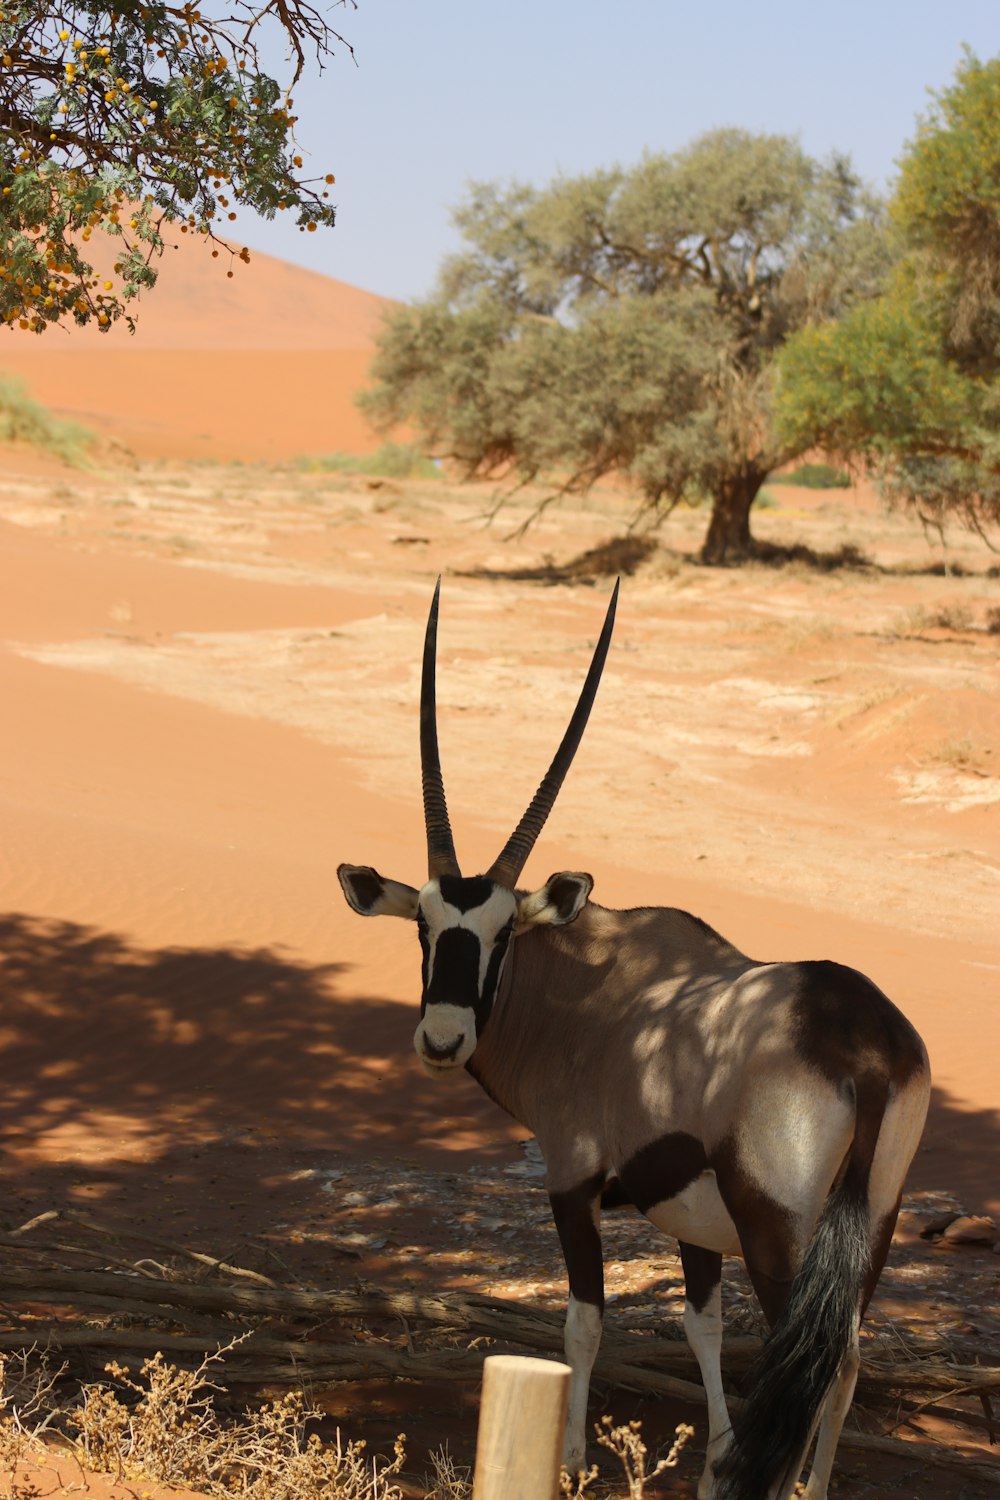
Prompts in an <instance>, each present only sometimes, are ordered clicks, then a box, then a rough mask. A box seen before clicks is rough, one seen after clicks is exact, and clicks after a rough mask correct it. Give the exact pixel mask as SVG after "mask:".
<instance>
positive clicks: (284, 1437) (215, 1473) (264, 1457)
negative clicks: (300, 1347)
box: [70, 1351, 405, 1500]
mask: <svg viewBox="0 0 1000 1500" xmlns="http://www.w3.org/2000/svg"><path fill="white" fill-rule="evenodd" d="M222 1353H224V1351H220V1353H219V1354H216V1355H212V1356H209V1358H208V1359H206V1360H204V1361H203V1362H202V1363H201V1364H200V1365H199V1366H198V1368H197V1369H196V1370H179V1369H177V1368H176V1367H175V1366H173V1365H170V1364H168V1363H167V1361H166V1360H165V1359H164V1357H163V1355H162V1354H156V1355H154V1356H153V1358H152V1359H147V1360H145V1361H144V1362H143V1365H142V1368H141V1370H140V1372H139V1375H138V1376H137V1377H134V1376H133V1375H132V1373H131V1371H130V1370H128V1369H126V1368H125V1367H123V1366H121V1365H118V1364H115V1363H112V1364H109V1365H106V1366H105V1369H106V1370H107V1372H108V1374H109V1375H111V1377H112V1379H113V1380H114V1381H115V1382H116V1386H112V1385H110V1384H94V1385H89V1386H85V1387H84V1390H83V1399H82V1403H81V1405H80V1408H79V1410H78V1411H76V1412H75V1413H73V1414H72V1416H71V1419H70V1420H71V1425H72V1426H73V1428H74V1429H75V1431H76V1433H77V1441H76V1450H77V1454H78V1457H79V1459H80V1462H81V1463H82V1464H85V1465H87V1466H88V1467H89V1468H91V1469H94V1470H96V1471H98V1472H99V1473H106V1474H113V1475H114V1476H115V1478H116V1479H119V1480H120V1479H133V1480H135V1479H147V1480H149V1479H151V1480H158V1481H160V1482H161V1483H164V1484H170V1485H175V1486H181V1485H184V1486H187V1487H189V1488H191V1489H199V1490H204V1491H205V1493H206V1494H209V1495H217V1496H220V1497H228V1496H239V1497H241V1500H319V1497H322V1500H402V1492H401V1491H400V1490H399V1488H398V1487H397V1486H396V1485H395V1484H393V1483H392V1480H393V1477H394V1476H395V1475H396V1474H398V1473H399V1471H400V1469H401V1468H402V1466H403V1462H404V1459H405V1454H404V1451H403V1446H402V1445H403V1438H402V1436H400V1437H399V1438H397V1440H396V1445H395V1454H394V1457H393V1458H392V1460H382V1459H378V1458H372V1459H369V1458H368V1456H367V1454H366V1452H365V1444H364V1443H363V1442H353V1443H344V1442H343V1441H342V1439H341V1436H340V1433H339V1431H338V1432H337V1436H336V1439H335V1441H334V1442H333V1443H332V1444H326V1443H323V1442H322V1441H321V1439H320V1438H319V1437H318V1436H317V1435H316V1434H315V1433H312V1434H307V1432H306V1428H307V1426H308V1424H309V1423H310V1422H311V1421H313V1420H316V1419H317V1418H318V1417H319V1416H320V1415H321V1413H319V1412H317V1411H314V1410H313V1409H312V1408H311V1407H309V1406H308V1405H307V1403H306V1399H305V1397H304V1396H303V1395H302V1394H301V1392H298V1391H294V1392H289V1393H287V1394H286V1395H283V1396H279V1397H278V1398H276V1399H275V1400H273V1401H269V1402H267V1403H266V1404H265V1405H263V1406H261V1407H259V1408H256V1409H254V1410H248V1411H246V1412H244V1415H243V1417H242V1418H241V1419H239V1420H237V1421H233V1422H223V1421H222V1420H221V1419H220V1418H219V1416H218V1414H217V1412H216V1409H215V1400H216V1396H217V1395H218V1394H219V1392H220V1391H221V1390H222V1387H220V1386H219V1385H217V1384H215V1383H214V1382H213V1381H211V1380H210V1379H209V1378H208V1368H209V1366H210V1365H211V1364H213V1363H215V1362H216V1361H218V1360H219V1359H220V1358H221V1354H222ZM123 1393H124V1396H125V1399H123Z"/></svg>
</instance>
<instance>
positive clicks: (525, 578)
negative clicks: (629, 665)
mask: <svg viewBox="0 0 1000 1500" xmlns="http://www.w3.org/2000/svg"><path fill="white" fill-rule="evenodd" d="M650 563H658V565H659V568H660V569H661V570H662V569H663V567H664V566H666V567H667V568H668V569H677V570H679V569H680V568H681V567H685V566H686V567H691V568H707V567H710V568H712V569H717V568H718V567H720V566H722V567H729V568H747V567H751V568H752V567H755V566H756V567H763V568H771V569H775V570H778V569H782V568H792V569H798V570H800V571H803V572H808V573H821V574H822V573H857V574H861V575H865V576H868V577H874V576H880V577H886V578H910V577H919V578H923V577H928V578H944V577H951V578H969V577H992V576H993V575H994V574H995V573H996V571H997V570H996V569H995V568H993V567H989V568H984V569H983V570H982V572H978V571H974V570H971V569H967V568H965V567H963V565H962V564H961V563H960V562H959V561H957V560H956V561H955V562H953V563H949V564H945V563H942V562H940V561H935V560H928V561H927V562H926V563H899V564H888V563H880V562H877V561H876V560H875V558H873V557H871V556H870V555H869V554H868V553H867V552H866V551H865V550H864V548H862V547H858V546H856V545H855V544H854V543H853V542H844V543H842V544H841V545H840V546H839V547H833V548H830V549H824V548H822V547H810V546H808V545H807V544H806V543H805V542H790V543H780V542H770V541H757V542H755V543H754V546H753V551H752V554H751V555H750V556H749V557H744V558H733V559H732V561H731V562H730V563H724V564H718V563H711V564H708V563H704V562H703V561H702V560H701V558H700V556H699V554H698V553H697V552H692V551H686V550H684V549H682V548H677V547H669V546H666V545H665V544H664V543H662V542H660V541H658V540H657V538H656V536H655V535H652V534H651V533H649V532H626V533H625V534H624V535H622V536H614V537H610V538H609V539H608V540H607V541H605V542H600V543H598V544H597V546H595V547H589V548H587V550H586V551H585V552H579V553H577V554H576V555H575V556H573V557H570V558H567V559H566V560H565V561H564V562H560V561H558V560H557V559H556V558H554V557H552V556H551V555H545V556H544V557H543V559H542V561H541V562H540V563H535V564H524V563H519V564H515V565H514V566H512V567H510V568H499V567H477V568H465V569H456V570H455V576H456V577H458V578H481V579H494V580H506V581H510V582H515V583H541V584H546V585H549V586H551V585H553V584H560V583H562V584H579V585H583V586H585V587H592V586H594V585H595V584H598V583H601V582H604V581H605V580H606V579H609V578H615V577H617V576H621V577H624V578H631V577H632V576H633V575H634V574H636V573H638V572H639V571H640V569H641V568H643V567H644V566H646V565H647V564H650Z"/></svg>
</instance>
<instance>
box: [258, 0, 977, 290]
mask: <svg viewBox="0 0 1000 1500" xmlns="http://www.w3.org/2000/svg"><path fill="white" fill-rule="evenodd" d="M320 3H322V0H320ZM331 20H332V23H333V25H334V26H335V27H336V28H337V29H338V30H340V31H342V32H343V33H344V35H345V36H347V37H348V39H349V40H350V41H351V42H352V43H353V45H354V48H355V53H356V57H357V66H355V65H354V64H352V62H351V60H350V58H349V57H348V56H347V55H346V54H342V55H340V56H339V57H337V58H335V59H334V60H333V62H332V63H331V64H330V65H329V67H328V68H327V70H326V72H325V73H324V74H323V76H322V78H317V77H316V76H315V73H313V75H312V76H311V77H310V78H309V80H308V82H304V83H300V85H299V87H298V89H297V91H296V99H295V104H296V112H297V113H298V114H299V116H300V123H299V125H298V127H297V133H298V137H299V141H300V144H301V146H302V148H303V155H305V156H306V157H307V166H312V165H314V166H315V169H316V171H317V172H326V171H332V172H334V173H335V174H336V178H337V183H336V186H335V188H334V189H333V194H334V202H335V203H336V204H337V206H338V222H337V226H336V228H335V229H333V230H330V231H324V230H318V231H317V232H316V233H315V234H311V235H305V234H300V233H299V232H298V231H297V230H296V228H295V226H294V224H293V223H292V222H291V221H290V220H287V221H286V220H284V219H283V218H282V217H280V216H279V219H278V220H277V221H275V222H274V223H273V224H268V223H266V222H263V221H256V220H254V219H252V218H250V217H249V216H245V215H244V216H241V220H240V221H239V223H238V226H237V227H236V230H235V234H236V236H239V237H242V238H243V239H245V241H246V243H248V244H250V245H251V246H255V247H257V248H259V249H261V250H266V251H268V252H269V253H270V254H272V255H279V256H282V257H284V258H285V259H287V260H294V261H297V262H299V263H300V264H302V265H307V266H311V267H313V268H314V269H316V270H319V271H323V272H325V273H327V274H328V275H331V276H337V277H339V278H340V279H341V280H343V281H349V282H352V283H354V284H355V285H356V286H362V287H365V288H367V289H369V290H371V291H375V292H381V293H383V294H385V295H388V296H393V297H400V298H412V297H419V296H422V295H424V294H425V293H426V292H428V291H429V290H430V288H431V286H432V284H433V282H434V278H435V274H436V271H437V267H438V266H439V264H440V262H441V259H442V257H443V256H444V255H445V254H447V253H448V252H449V251H450V250H453V249H455V248H456V247H457V244H458V240H457V237H456V235H455V233H454V231H453V229H452V227H451V221H450V209H451V208H452V207H453V206H454V205H455V204H456V203H457V202H459V201H460V199H461V198H462V196H463V192H464V188H465V184H466V183H467V182H469V181H471V180H475V179H481V180H491V179H495V178H520V179H523V180H526V181H529V182H533V183H536V184H543V183H545V182H548V181H549V180H550V179H551V178H552V177H554V176H556V175H557V174H559V173H576V172H583V171H588V170H590V169H592V168H595V167H599V166H606V165H610V164H612V163H615V162H620V163H623V164H627V163H629V162H632V161H635V160H637V159H638V157H639V156H640V155H641V153H642V152H643V151H644V150H650V151H672V150H676V149H677V148H678V147H680V146H683V145H684V144H685V142H687V141H689V140H691V139H692V138H693V137H695V136H696V135H699V134H700V133H701V132H702V131H705V130H709V129H711V128H712V127H714V126H718V125H738V126H743V127H745V128H747V129H749V130H759V131H777V132H783V133H787V134H791V135H796V136H798V137H799V139H800V140H801V142H802V144H803V146H804V147H805V149H806V150H807V151H809V152H810V153H812V154H813V155H816V156H821V157H822V156H826V155H827V154H828V153H829V152H831V151H833V150H842V151H846V152H848V153H849V154H850V156H851V157H852V158H853V160H854V163H855V165H856V167H857V168H858V170H859V171H860V172H861V173H862V175H863V176H864V177H865V178H866V179H867V180H868V181H870V182H873V183H874V184H876V185H877V186H885V185H886V184H887V183H888V182H889V181H890V180H891V178H892V176H893V174H894V171H895V162H896V159H897V158H898V156H899V153H900V150H901V148H902V146H903V144H904V142H905V141H906V139H907V138H908V137H910V136H911V135H912V134H913V131H914V126H915V123H916V118H917V116H918V114H920V113H921V112H923V111H924V110H925V109H926V107H927V104H928V92H927V91H928V89H930V88H932V89H939V88H941V87H942V86H943V85H945V84H947V83H948V82H949V80H950V79H951V78H952V76H953V74H954V70H955V66H956V64H957V63H958V61H959V59H960V57H961V50H962V44H963V42H967V43H968V44H969V45H970V46H971V47H972V48H973V50H974V51H975V52H976V53H978V55H979V56H980V57H982V58H987V57H992V56H994V55H995V54H996V53H997V52H1000V0H839V3H837V4H831V3H829V0H826V3H816V0H812V3H810V0H794V3H793V0H758V3H757V4H754V5H749V4H747V3H746V0H739V3H737V0H714V3H711V4H698V3H697V0H683V3H682V0H618V3H617V4H614V3H605V4H603V5H602V4H598V3H596V0H576V3H572V0H502V3H501V0H492V3H484V0H359V4H358V9H357V10H356V11H352V10H351V9H350V7H349V6H348V7H347V8H345V9H343V10H341V9H334V10H333V11H332V12H331Z"/></svg>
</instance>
